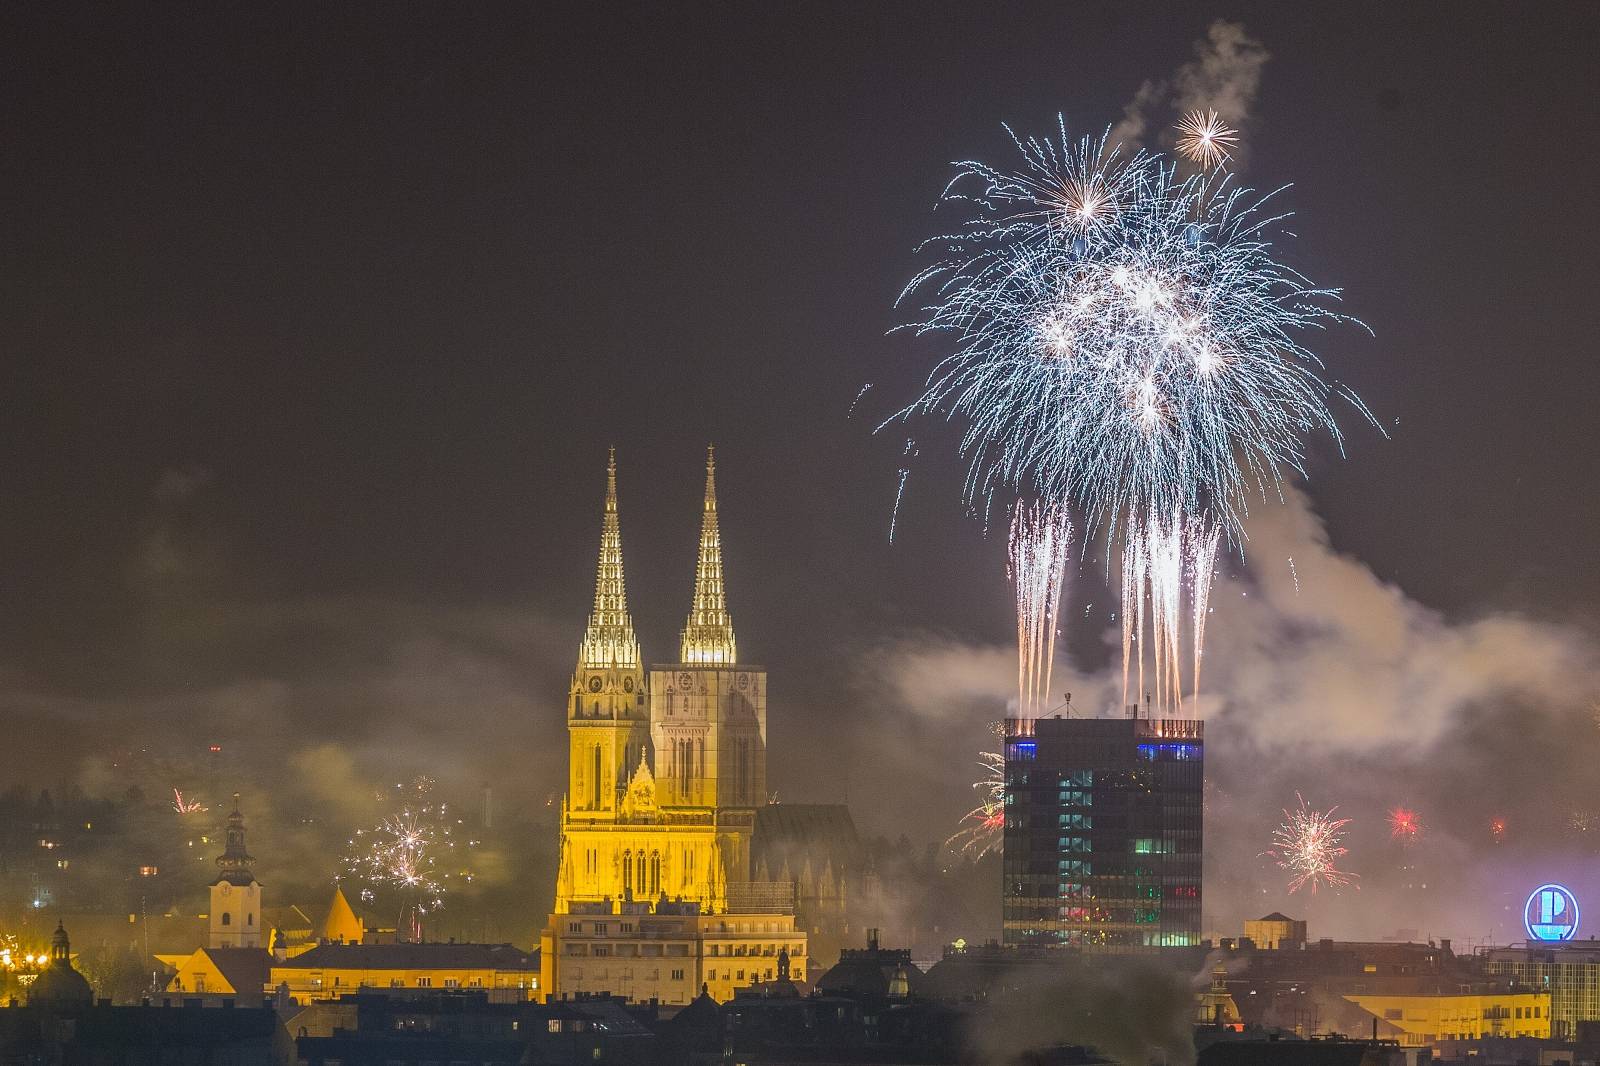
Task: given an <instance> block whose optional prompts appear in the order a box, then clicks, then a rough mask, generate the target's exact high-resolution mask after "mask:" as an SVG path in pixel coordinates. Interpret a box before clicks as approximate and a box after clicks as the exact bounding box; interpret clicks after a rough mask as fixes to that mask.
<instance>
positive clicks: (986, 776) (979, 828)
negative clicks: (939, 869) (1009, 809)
mask: <svg viewBox="0 0 1600 1066" xmlns="http://www.w3.org/2000/svg"><path fill="white" fill-rule="evenodd" d="M978 765H979V766H981V767H983V776H982V777H980V778H979V779H978V780H976V781H974V782H973V783H972V787H973V789H974V790H976V791H977V792H978V794H979V795H980V796H982V797H983V802H981V803H979V804H978V805H977V806H976V807H974V808H972V810H970V811H968V812H967V813H966V814H964V815H962V817H961V825H960V828H959V829H957V830H956V831H955V833H953V834H952V835H951V836H950V838H949V839H948V840H946V841H945V846H946V847H950V848H955V849H957V850H958V851H961V852H963V853H965V854H970V855H973V856H974V857H977V858H982V857H983V856H984V855H986V854H988V853H989V852H990V851H993V850H994V849H995V848H998V847H999V846H1000V841H1001V839H1002V838H1003V837H1004V836H1005V827H1006V760H1005V756H1003V755H1001V754H1000V753H999V752H993V751H985V752H981V753H980V754H979V755H978Z"/></svg>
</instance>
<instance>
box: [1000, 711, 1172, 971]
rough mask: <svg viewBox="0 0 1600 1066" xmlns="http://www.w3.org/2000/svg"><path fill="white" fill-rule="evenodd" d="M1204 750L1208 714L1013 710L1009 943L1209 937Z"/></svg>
mask: <svg viewBox="0 0 1600 1066" xmlns="http://www.w3.org/2000/svg"><path fill="white" fill-rule="evenodd" d="M1203 754H1204V740H1203V728H1202V723H1200V722H1198V721H1188V720H1181V719H1172V718H1165V719H1163V718H1157V719H1148V718H1138V717H1133V718H1090V719H1081V718H1041V719H1019V718H1013V719H1009V720H1007V722H1006V737H1005V768H1006V796H1005V803H1006V806H1005V847H1004V855H1003V862H1002V866H1003V869H1004V878H1005V881H1004V885H1003V907H1004V911H1003V930H1004V932H1003V936H1004V941H1005V943H1006V944H1008V945H1018V946H1024V945H1026V946H1041V947H1055V946H1068V945H1070V946H1075V947H1082V948H1092V949H1104V950H1111V951H1142V950H1146V949H1156V948H1162V947H1187V946H1192V945H1196V944H1199V943H1200V855H1201V846H1200V845H1201V823H1202V814H1203V809H1204V762H1203Z"/></svg>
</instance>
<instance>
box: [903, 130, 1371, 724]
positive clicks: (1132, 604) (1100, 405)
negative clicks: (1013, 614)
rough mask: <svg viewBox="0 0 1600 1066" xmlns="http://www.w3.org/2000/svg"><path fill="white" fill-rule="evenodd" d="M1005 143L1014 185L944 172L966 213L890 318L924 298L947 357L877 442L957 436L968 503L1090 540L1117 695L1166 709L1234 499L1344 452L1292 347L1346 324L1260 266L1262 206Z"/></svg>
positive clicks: (999, 174)
mask: <svg viewBox="0 0 1600 1066" xmlns="http://www.w3.org/2000/svg"><path fill="white" fill-rule="evenodd" d="M1223 132H1224V133H1225V135H1226V136H1228V137H1231V136H1232V132H1231V131H1223ZM1015 143H1016V145H1017V148H1018V150H1019V152H1020V154H1021V161H1020V164H1019V165H1018V166H1015V167H1012V168H1003V167H996V166H992V165H990V164H987V163H981V162H966V163H961V164H959V165H958V167H957V173H956V176H955V178H954V180H953V181H952V182H951V183H950V185H949V186H947V188H946V190H945V193H944V199H945V200H946V201H947V202H957V203H965V204H967V205H969V207H970V211H971V214H970V215H969V217H968V221H967V223H966V224H965V225H964V226H963V227H961V228H958V229H957V230H955V231H954V232H951V233H947V234H945V235H942V236H939V237H936V238H934V239H933V240H931V241H930V242H928V245H927V246H928V247H931V248H933V249H936V250H938V251H939V253H940V255H939V259H938V261H937V262H935V263H934V264H933V265H932V266H930V267H928V268H927V269H926V270H924V271H923V272H922V273H920V274H918V275H917V276H916V277H915V278H914V279H912V281H911V283H910V284H909V285H908V286H907V287H906V290H905V292H904V293H902V296H901V299H902V301H905V300H908V299H910V298H911V297H912V294H914V293H921V294H925V295H926V297H927V300H928V302H926V303H925V304H924V306H923V307H922V308H921V315H920V317H919V318H918V319H917V320H916V321H914V322H912V323H911V324H910V325H909V327H908V328H910V329H912V330H914V331H915V332H916V333H917V334H919V335H921V334H924V333H944V334H948V335H949V336H951V337H952V338H953V340H954V345H955V351H954V353H953V354H951V355H949V356H948V357H946V358H945V359H943V360H942V361H941V362H940V363H938V364H937V366H935V368H934V369H933V371H932V372H931V373H930V374H929V377H928V379H927V382H926V384H925V387H924V390H923V392H922V394H921V396H920V397H919V398H918V399H917V400H916V401H915V402H913V403H912V404H910V405H909V406H907V407H906V408H904V409H903V410H902V411H900V412H899V414H898V415H897V416H896V418H895V419H891V422H892V421H897V420H899V419H907V420H909V419H911V418H912V417H915V416H928V417H933V418H940V419H945V418H954V419H958V420H960V421H962V422H964V423H965V428H964V432H963V436H962V444H961V447H962V451H963V454H964V455H965V456H966V457H967V459H968V462H969V467H968V476H967V482H966V493H967V497H968V501H969V503H972V504H974V505H977V504H978V503H979V501H980V500H981V501H987V500H989V499H990V498H991V497H992V496H993V495H994V494H995V493H996V492H998V491H1001V490H1005V491H1008V492H1012V493H1015V494H1017V495H1018V496H1021V497H1024V498H1040V499H1046V500H1059V501H1063V502H1064V505H1065V506H1066V507H1068V508H1070V509H1071V510H1072V512H1073V513H1074V516H1075V520H1077V522H1078V524H1079V525H1080V527H1081V528H1082V529H1084V530H1085V534H1086V535H1089V536H1092V535H1093V534H1094V533H1095V531H1096V530H1099V529H1104V530H1106V531H1107V532H1108V534H1110V535H1111V536H1112V537H1114V538H1116V539H1118V540H1120V545H1119V546H1118V547H1119V548H1120V552H1121V560H1122V564H1121V576H1122V579H1123V589H1122V601H1123V625H1124V631H1123V648H1124V677H1125V678H1126V679H1127V685H1125V688H1131V686H1132V684H1133V679H1132V677H1131V676H1130V674H1131V673H1132V671H1133V670H1134V669H1135V668H1136V669H1137V671H1138V675H1139V678H1138V690H1139V691H1140V692H1143V691H1145V686H1146V680H1147V679H1146V678H1145V674H1144V671H1145V667H1146V660H1147V658H1148V661H1149V666H1150V669H1151V671H1152V672H1153V676H1152V677H1151V678H1150V679H1149V680H1150V681H1151V682H1152V683H1153V685H1154V691H1153V692H1152V696H1153V697H1154V699H1155V700H1156V702H1157V703H1158V704H1159V706H1160V708H1161V709H1174V708H1176V707H1177V706H1178V704H1179V703H1180V702H1181V699H1182V694H1183V690H1184V685H1183V678H1182V667H1183V665H1184V657H1183V656H1181V655H1180V654H1179V649H1180V646H1181V641H1182V639H1183V637H1184V634H1183V632H1182V629H1183V622H1184V621H1185V612H1184V610H1183V606H1184V600H1185V599H1187V600H1188V607H1189V611H1188V612H1187V620H1188V621H1189V625H1188V629H1189V633H1188V634H1187V636H1188V639H1189V640H1190V641H1191V642H1192V645H1193V650H1192V655H1191V656H1190V670H1191V671H1197V670H1198V666H1199V662H1200V658H1201V653H1202V652H1201V647H1202V644H1203V639H1204V625H1203V620H1204V617H1205V614H1206V611H1207V610H1208V608H1207V607H1206V605H1205V599H1206V597H1207V596H1208V595H1209V592H1210V588H1211V581H1212V573H1213V571H1214V566H1215V562H1216V551H1217V550H1218V549H1217V545H1218V544H1219V543H1220V542H1221V541H1222V540H1224V539H1225V540H1226V541H1227V542H1228V543H1229V544H1234V545H1236V544H1239V543H1240V542H1241V540H1242V524H1243V519H1244V516H1245V513H1246V508H1247V504H1248V500H1249V498H1250V497H1251V496H1260V497H1262V498H1268V497H1273V496H1277V495H1278V494H1279V483H1280V482H1281V480H1282V479H1283V478H1284V477H1285V476H1286V475H1287V474H1288V473H1290V472H1295V471H1302V470H1303V466H1304V457H1305V436H1306V434H1307V432H1308V431H1312V430H1318V429H1320V430H1324V431H1326V432H1328V433H1329V434H1330V435H1332V436H1333V438H1334V439H1335V440H1336V441H1338V440H1340V439H1341V437H1340V431H1339V428H1338V426H1337V424H1336V423H1335V421H1334V419H1333V416H1332V414H1331V412H1330V410H1329V408H1328V402H1327V401H1328V398H1329V396H1330V394H1331V393H1333V392H1334V391H1335V389H1334V387H1333V386H1332V385H1330V384H1329V383H1327V382H1326V381H1324V380H1323V378H1322V377H1321V376H1320V363H1319V362H1318V361H1317V359H1316V357H1315V356H1314V355H1313V354H1312V352H1311V351H1310V350H1309V349H1307V348H1306V347H1305V346H1304V345H1303V344H1302V343H1301V342H1300V341H1299V340H1298V339H1297V337H1298V336H1300V335H1302V334H1303V332H1304V331H1305V330H1307V329H1311V328H1319V327H1324V326H1327V325H1330V324H1332V323H1334V322H1338V321H1343V320H1345V319H1344V316H1341V315H1339V314H1337V313H1336V312H1334V311H1333V310H1331V309H1330V306H1329V305H1330V304H1331V303H1332V302H1334V301H1335V300H1336V299H1337V295H1338V294H1337V291H1336V290H1333V289H1326V288H1318V287H1315V286H1313V285H1312V284H1311V283H1310V282H1308V281H1307V280H1306V279H1305V278H1304V277H1303V276H1302V275H1300V274H1299V273H1297V272H1296V271H1294V270H1293V269H1291V268H1289V267H1287V266H1284V265H1283V264H1282V263H1280V262H1279V261H1278V260H1277V259H1276V258H1275V257H1274V251H1275V249H1274V245H1273V242H1274V240H1276V239H1277V237H1278V235H1279V229H1280V224H1281V223H1282V222H1283V220H1284V219H1286V218H1287V217H1288V215H1287V214H1286V213H1273V210H1272V209H1271V208H1269V206H1268V205H1269V202H1270V200H1271V196H1270V195H1268V196H1262V197H1256V196H1254V194H1252V193H1250V192H1249V191H1247V190H1244V189H1241V188H1237V187H1235V186H1234V184H1233V181H1232V178H1231V177H1229V176H1227V175H1224V176H1222V177H1221V178H1219V179H1216V180H1212V179H1211V178H1209V177H1207V176H1204V175H1194V176H1190V177H1187V178H1181V177H1180V176H1179V174H1178V168H1177V166H1176V164H1174V163H1173V162H1171V161H1170V160H1168V159H1167V157H1164V156H1161V155H1159V154H1152V153H1148V152H1143V151H1140V152H1135V153H1133V154H1132V155H1125V154H1124V153H1123V152H1122V150H1121V148H1120V146H1115V145H1108V144H1107V143H1106V142H1105V141H1103V140H1099V139H1095V138H1082V139H1078V140H1073V139H1071V138H1069V137H1068V136H1067V133H1066V130H1065V127H1064V126H1063V127H1062V129H1061V133H1060V138H1059V140H1057V139H1054V138H1049V137H1046V138H1029V139H1026V140H1023V139H1020V138H1016V139H1015ZM1216 143H1217V144H1220V145H1221V146H1222V147H1224V148H1225V147H1226V145H1227V144H1228V143H1231V142H1230V141H1217V142H1216ZM1344 395H1346V397H1347V398H1348V399H1349V400H1350V401H1351V402H1352V403H1353V404H1355V406H1356V408H1357V410H1359V411H1360V412H1361V413H1362V414H1363V415H1364V416H1365V417H1367V418H1368V419H1369V420H1370V419H1371V415H1370V413H1369V412H1367V410H1366V408H1365V407H1364V406H1363V405H1361V403H1360V401H1359V400H1358V399H1356V398H1355V397H1354V396H1351V395H1349V394H1348V393H1345V394H1344ZM1374 425H1376V423H1375V422H1374ZM977 509H979V510H984V509H986V508H982V507H980V508H977ZM1110 558H1111V556H1110V555H1108V565H1109V563H1110ZM1147 651H1148V652H1149V655H1148V656H1147V655H1146V652H1147ZM1191 680H1192V678H1191ZM1191 691H1193V689H1192V687H1191Z"/></svg>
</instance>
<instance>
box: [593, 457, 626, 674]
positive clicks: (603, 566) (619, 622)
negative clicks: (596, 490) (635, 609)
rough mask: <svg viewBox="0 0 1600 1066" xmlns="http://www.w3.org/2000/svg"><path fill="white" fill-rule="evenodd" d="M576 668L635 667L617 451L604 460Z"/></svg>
mask: <svg viewBox="0 0 1600 1066" xmlns="http://www.w3.org/2000/svg"><path fill="white" fill-rule="evenodd" d="M578 665H579V667H580V668H589V669H595V670H606V669H638V667H639V641H638V638H637V637H635V636H634V633H633V619H632V618H630V617H629V616H628V590H627V586H626V585H625V584H624V582H623V578H622V527H621V526H620V525H619V524H618V522H617V450H616V449H615V448H612V449H611V453H610V458H609V459H608V460H607V462H606V509H605V517H604V518H603V520H602V521H601V523H600V562H599V564H598V566H597V567H596V571H595V579H594V611H593V612H592V613H591V614H590V615H589V628H588V629H587V630H585V631H584V634H583V646H582V648H581V650H580V651H579V652H578Z"/></svg>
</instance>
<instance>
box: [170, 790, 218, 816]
mask: <svg viewBox="0 0 1600 1066" xmlns="http://www.w3.org/2000/svg"><path fill="white" fill-rule="evenodd" d="M172 809H173V810H175V811H177V812H178V813H179V814H203V813H205V812H206V811H209V810H210V809H211V808H210V807H207V806H206V805H205V804H204V803H201V802H200V801H199V800H196V799H184V797H183V793H182V792H179V791H178V790H177V789H173V790H172Z"/></svg>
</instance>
